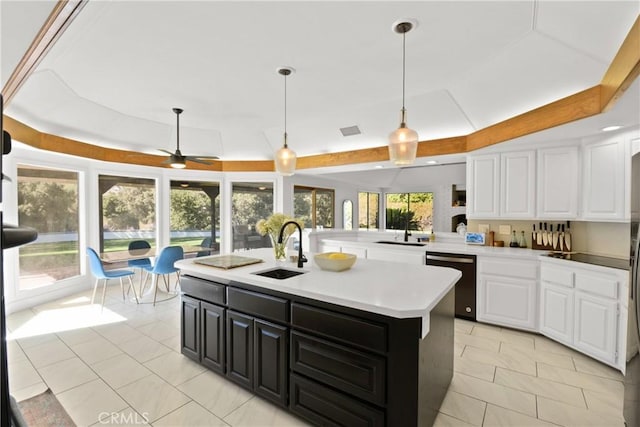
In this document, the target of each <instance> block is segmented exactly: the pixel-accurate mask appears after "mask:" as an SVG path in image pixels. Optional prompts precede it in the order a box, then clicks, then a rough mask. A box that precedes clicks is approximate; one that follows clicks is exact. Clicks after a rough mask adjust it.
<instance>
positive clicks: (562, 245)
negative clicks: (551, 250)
mask: <svg viewBox="0 0 640 427" xmlns="http://www.w3.org/2000/svg"><path fill="white" fill-rule="evenodd" d="M559 240H560V250H561V251H563V252H564V248H565V247H566V244H565V242H564V224H562V231H561V232H560V237H559Z"/></svg>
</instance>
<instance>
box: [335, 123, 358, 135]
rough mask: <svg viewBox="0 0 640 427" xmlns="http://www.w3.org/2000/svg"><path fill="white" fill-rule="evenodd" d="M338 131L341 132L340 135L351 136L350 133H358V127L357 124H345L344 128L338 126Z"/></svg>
mask: <svg viewBox="0 0 640 427" xmlns="http://www.w3.org/2000/svg"><path fill="white" fill-rule="evenodd" d="M340 132H342V136H351V135H360V134H361V133H362V132H360V129H358V126H356V125H354V126H347V127H346V128H340Z"/></svg>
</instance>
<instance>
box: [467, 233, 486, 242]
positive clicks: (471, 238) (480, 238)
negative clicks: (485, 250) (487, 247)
mask: <svg viewBox="0 0 640 427" xmlns="http://www.w3.org/2000/svg"><path fill="white" fill-rule="evenodd" d="M464 242H465V243H466V244H467V245H484V244H485V234H484V233H473V232H470V231H467V232H466V233H465V235H464Z"/></svg>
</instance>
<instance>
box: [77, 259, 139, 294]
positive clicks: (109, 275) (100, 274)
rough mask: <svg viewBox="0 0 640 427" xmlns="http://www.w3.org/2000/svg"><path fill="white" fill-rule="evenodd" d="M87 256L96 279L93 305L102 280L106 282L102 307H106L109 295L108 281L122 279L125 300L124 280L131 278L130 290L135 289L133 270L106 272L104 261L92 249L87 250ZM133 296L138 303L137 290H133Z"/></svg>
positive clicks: (121, 286)
mask: <svg viewBox="0 0 640 427" xmlns="http://www.w3.org/2000/svg"><path fill="white" fill-rule="evenodd" d="M87 256H88V257H89V268H90V269H91V274H93V275H94V276H95V278H96V283H95V284H94V285H93V294H92V295H91V304H93V301H94V300H95V298H96V290H97V289H98V284H99V283H100V280H104V284H103V285H102V306H103V307H104V297H105V294H106V293H107V281H108V280H109V279H120V289H121V290H122V299H123V300H124V299H125V297H124V285H123V284H122V278H123V277H128V278H129V288H133V282H132V281H131V276H133V275H134V273H133V271H131V270H109V271H105V269H104V266H103V265H102V261H101V260H100V257H99V256H98V254H97V253H96V251H95V250H93V249H92V248H87ZM133 295H134V296H135V297H136V303H137V302H138V295H136V290H135V288H133Z"/></svg>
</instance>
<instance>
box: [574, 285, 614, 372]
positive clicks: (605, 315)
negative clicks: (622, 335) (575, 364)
mask: <svg viewBox="0 0 640 427" xmlns="http://www.w3.org/2000/svg"><path fill="white" fill-rule="evenodd" d="M575 303H576V318H575V322H576V323H575V333H574V340H573V342H574V345H575V346H576V348H578V349H580V350H583V351H584V352H585V353H587V354H589V355H591V356H593V357H595V358H598V359H601V360H602V361H605V362H608V363H610V364H615V363H616V338H617V333H618V325H617V320H618V319H617V306H618V304H617V302H616V301H613V300H608V299H605V298H598V297H594V296H591V295H588V294H585V293H582V292H576V301H575Z"/></svg>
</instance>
